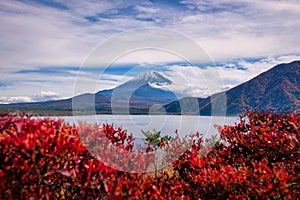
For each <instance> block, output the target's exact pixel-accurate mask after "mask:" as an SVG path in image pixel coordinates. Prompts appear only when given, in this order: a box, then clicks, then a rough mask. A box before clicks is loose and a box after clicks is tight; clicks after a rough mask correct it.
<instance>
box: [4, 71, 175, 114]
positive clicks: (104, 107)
mask: <svg viewBox="0 0 300 200" xmlns="http://www.w3.org/2000/svg"><path fill="white" fill-rule="evenodd" d="M170 84H172V81H171V80H169V79H167V78H166V77H164V76H163V75H161V74H160V73H159V72H155V71H149V72H145V73H143V74H141V75H139V76H137V77H135V78H133V79H132V80H129V81H127V82H125V83H123V84H122V85H119V86H118V87H115V88H113V89H109V90H101V91H98V92H96V93H93V94H92V93H85V94H81V95H78V96H74V97H73V98H69V99H62V100H52V101H44V102H31V103H14V104H7V105H0V110H2V111H3V110H7V111H31V112H34V113H38V114H41V115H65V114H66V115H70V114H72V111H74V110H73V107H72V104H73V103H74V102H77V103H76V104H77V105H76V107H77V108H76V112H79V113H81V114H93V112H94V111H96V113H97V114H112V113H113V114H146V113H149V109H152V111H155V110H153V108H154V107H155V108H156V111H155V112H156V113H158V114H159V112H160V108H163V106H164V105H165V104H168V103H171V102H173V101H175V100H177V99H178V98H177V97H176V94H174V93H173V92H171V91H168V90H165V89H161V88H160V87H161V86H168V85H170ZM153 106H154V107H153ZM112 110H113V111H114V112H112ZM128 111H129V112H128Z"/></svg>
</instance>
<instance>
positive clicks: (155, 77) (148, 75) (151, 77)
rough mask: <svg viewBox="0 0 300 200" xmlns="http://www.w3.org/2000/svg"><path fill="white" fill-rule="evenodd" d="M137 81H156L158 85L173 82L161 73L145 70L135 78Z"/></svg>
mask: <svg viewBox="0 0 300 200" xmlns="http://www.w3.org/2000/svg"><path fill="white" fill-rule="evenodd" d="M133 80H134V81H137V82H144V83H148V84H150V83H156V84H157V85H165V84H171V83H172V81H170V80H169V79H167V78H166V77H164V76H163V75H161V74H160V73H158V72H156V71H148V72H145V73H143V74H141V75H139V76H138V77H136V78H134V79H133Z"/></svg>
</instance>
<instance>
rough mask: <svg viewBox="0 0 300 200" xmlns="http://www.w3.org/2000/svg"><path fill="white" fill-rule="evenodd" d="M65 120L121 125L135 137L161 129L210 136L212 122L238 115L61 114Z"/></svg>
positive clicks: (232, 120)
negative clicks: (144, 132)
mask: <svg viewBox="0 0 300 200" xmlns="http://www.w3.org/2000/svg"><path fill="white" fill-rule="evenodd" d="M61 118H64V119H65V121H66V122H69V123H70V124H73V123H75V124H77V123H78V122H79V121H86V122H87V123H91V124H93V123H100V124H102V123H108V124H113V125H114V126H115V127H122V128H123V129H125V130H127V132H128V133H132V135H133V136H134V137H136V138H144V136H143V134H142V132H141V130H143V131H148V130H149V131H153V130H154V129H155V130H156V131H161V133H162V135H170V136H175V130H178V133H179V135H180V136H182V137H184V136H185V135H188V134H190V133H195V132H196V131H198V132H200V133H202V134H203V135H204V137H206V138H210V137H211V136H212V135H216V134H218V131H217V129H216V128H215V127H214V124H218V125H234V123H235V122H238V117H215V116H213V117H212V116H182V115H90V116H63V117H61Z"/></svg>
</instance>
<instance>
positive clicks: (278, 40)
mask: <svg viewBox="0 0 300 200" xmlns="http://www.w3.org/2000/svg"><path fill="white" fill-rule="evenodd" d="M147 27H158V28H164V29H168V30H172V31H177V32H179V33H180V34H183V35H186V36H187V37H188V38H191V39H193V40H194V41H195V42H196V43H197V44H198V45H200V46H201V47H202V48H203V49H204V50H205V51H206V53H207V54H208V55H209V57H210V58H211V60H212V61H213V63H214V64H215V66H213V65H208V66H207V67H208V68H209V67H214V68H216V69H218V70H219V72H220V76H221V77H222V79H223V82H224V88H226V89H228V88H231V87H233V86H235V85H237V84H239V83H242V82H244V81H247V80H249V79H250V78H253V77H254V76H256V75H258V74H259V73H261V72H263V71H266V70H268V69H270V68H271V67H272V66H274V65H276V64H279V63H281V62H290V61H292V60H296V59H300V39H299V33H300V5H299V1H298V0H201V1H198V0H166V1H162V0H161V1H158V0H142V1H133V0H126V1H122V0H118V1H117V0H113V1H108V0H85V1H79V0H18V1H17V0H1V2H0V56H1V61H0V64H1V69H0V88H1V89H0V102H1V103H11V102H22V101H40V100H48V99H60V98H67V97H71V96H72V95H74V82H75V81H76V76H77V74H78V69H80V66H81V65H82V63H83V62H84V61H85V60H86V59H87V58H88V55H89V54H90V52H91V51H92V50H93V49H94V48H95V47H96V46H97V45H99V44H101V43H102V42H104V41H106V40H108V39H109V38H112V37H114V36H116V35H117V34H120V33H123V32H124V31H130V30H133V29H141V28H147ZM174 45H176V41H174ZM181 45H182V44H181ZM183 45H184V44H183ZM183 48H184V47H183ZM111 50H112V49H108V52H109V51H111ZM150 58H151V59H150ZM198 64H199V65H197V66H200V67H199V71H200V73H202V72H204V71H205V70H208V69H207V68H203V65H201V63H198ZM144 66H147V67H149V66H152V67H153V68H155V69H157V70H158V71H161V72H162V73H163V74H164V75H165V76H168V77H169V78H170V79H174V81H175V82H176V77H177V76H178V74H180V75H181V76H182V77H189V79H190V80H191V81H189V82H186V84H181V85H180V83H179V84H177V85H176V86H174V87H173V89H174V90H175V89H176V90H178V91H176V92H183V93H186V94H188V95H193V96H205V95H208V94H207V93H205V92H203V91H202V90H203V88H201V87H200V86H199V82H197V80H198V79H199V77H197V73H198V72H199V71H197V70H194V68H192V67H191V66H188V65H187V64H185V63H184V62H182V60H180V59H178V60H176V58H174V56H173V57H172V56H170V55H164V54H163V53H155V52H136V53H133V54H132V55H128V56H127V57H126V58H124V59H120V60H118V62H117V63H114V64H113V65H111V66H110V67H109V69H107V71H105V75H103V76H101V77H102V79H101V84H100V85H99V87H97V88H95V87H89V85H86V87H85V89H86V92H95V91H96V90H98V89H107V88H111V87H114V86H117V85H119V84H121V83H122V82H124V81H127V80H130V79H131V78H133V77H134V76H135V74H134V73H128V72H131V71H132V69H133V68H134V69H135V68H140V69H142V70H140V71H145V70H146V69H147V68H143V67H144ZM101 67H102V68H104V67H105V66H96V67H95V66H88V67H86V68H84V70H82V71H81V72H82V73H81V75H82V76H83V78H85V79H86V80H93V79H97V78H99V75H100V74H99V73H100V72H99V71H97V69H98V68H101ZM176 73H177V75H176ZM177 81H180V80H177ZM200 82H201V81H200ZM200 85H201V84H200Z"/></svg>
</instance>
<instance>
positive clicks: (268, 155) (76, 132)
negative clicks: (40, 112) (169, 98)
mask: <svg viewBox="0 0 300 200" xmlns="http://www.w3.org/2000/svg"><path fill="white" fill-rule="evenodd" d="M218 128H219V131H220V138H221V141H220V142H218V143H216V145H215V146H209V145H207V144H208V143H206V142H205V141H203V140H202V138H201V135H200V134H198V133H197V134H195V135H192V136H191V137H190V138H188V139H185V140H184V139H179V138H176V139H173V140H170V141H165V142H164V143H163V145H161V147H160V148H161V149H162V150H164V151H165V152H168V153H167V157H165V159H166V160H167V161H171V160H172V164H171V165H170V166H169V167H167V168H166V169H163V170H161V171H160V172H159V173H158V174H155V175H154V174H146V173H129V172H124V171H121V170H118V169H121V168H124V167H125V168H126V169H130V172H139V171H142V170H144V169H146V168H147V167H148V166H149V164H151V163H152V162H154V158H153V157H151V156H148V157H145V156H140V154H142V153H145V152H143V151H142V150H138V149H134V139H133V137H132V136H131V135H128V134H127V133H126V131H124V130H122V129H120V128H117V129H116V128H114V127H113V126H111V125H108V124H104V125H102V126H100V127H99V125H88V124H84V123H82V124H79V125H78V126H77V127H76V126H72V125H69V124H66V123H65V122H64V121H63V120H59V119H58V120H56V119H51V118H34V117H31V116H28V115H26V114H22V115H16V114H15V115H14V114H2V115H1V116H0V199H297V198H299V196H300V164H299V163H300V156H299V153H300V148H299V147H300V142H299V140H300V138H299V137H300V116H299V115H297V114H289V115H275V114H267V113H254V112H248V113H247V114H246V115H245V116H242V117H240V122H239V123H237V124H235V125H234V126H224V127H218ZM183 147H184V148H183ZM184 149H185V152H184V153H183V154H182V155H181V156H180V157H179V158H176V157H175V156H176V155H178V154H177V153H178V152H182V151H183V150H184ZM123 155H126V157H124V156H123ZM116 159H117V160H118V161H119V163H123V166H118V165H114V164H115V163H114V162H115V160H116Z"/></svg>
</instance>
